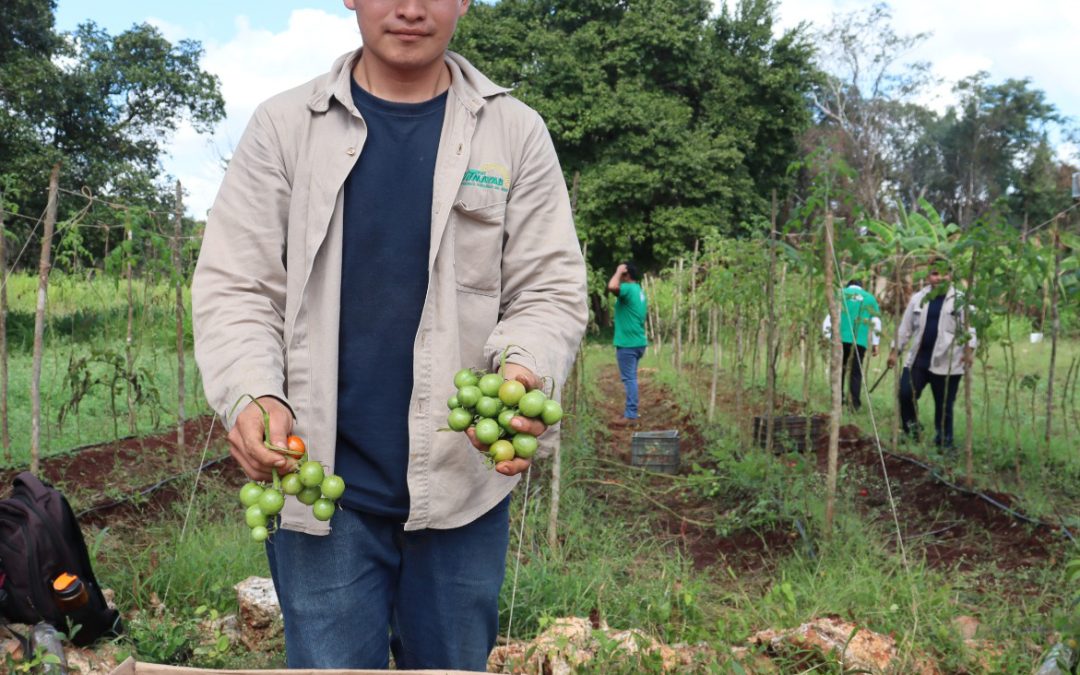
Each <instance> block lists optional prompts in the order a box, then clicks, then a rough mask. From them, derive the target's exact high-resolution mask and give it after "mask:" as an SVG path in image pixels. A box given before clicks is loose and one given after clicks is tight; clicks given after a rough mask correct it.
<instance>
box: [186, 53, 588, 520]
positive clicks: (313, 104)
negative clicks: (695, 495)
mask: <svg viewBox="0 0 1080 675" xmlns="http://www.w3.org/2000/svg"><path fill="white" fill-rule="evenodd" d="M359 54H360V51H359V50H358V51H356V52H353V53H351V54H346V55H344V56H342V57H340V58H338V59H337V60H336V61H335V62H334V65H333V68H332V69H331V71H330V72H329V73H328V74H326V75H323V76H321V77H318V78H316V79H314V80H312V81H311V82H308V83H307V84H304V85H302V86H300V87H297V88H295V89H292V90H290V91H286V92H284V93H282V94H280V95H278V96H275V97H273V98H272V99H270V100H269V101H266V102H265V103H263V104H262V105H261V106H260V107H259V108H258V109H257V110H256V111H255V114H254V115H253V117H252V119H251V121H250V122H249V124H248V128H247V130H246V131H245V132H244V135H243V137H242V138H241V140H240V143H239V145H238V146H237V148H236V152H235V154H234V155H233V158H232V160H231V161H230V163H229V168H228V171H227V173H226V175H225V178H224V181H223V182H222V185H221V188H220V191H219V192H218V195H217V199H216V201H215V202H214V205H213V208H212V209H211V211H210V215H209V218H208V220H207V227H206V234H205V238H204V240H203V246H202V251H201V253H200V255H199V261H198V265H197V266H196V270H195V277H194V280H193V283H192V305H193V315H194V324H195V357H196V359H197V362H198V365H199V368H200V370H201V372H202V376H203V379H204V383H205V390H206V396H207V399H208V400H209V401H210V403H211V404H212V405H213V406H214V409H215V410H217V411H218V412H219V414H220V415H221V416H222V418H223V419H224V420H225V422H226V425H227V426H231V425H232V423H233V419H232V418H233V415H232V414H231V411H232V408H233V406H234V404H235V403H236V402H237V401H238V400H240V398H241V397H242V396H243V395H244V394H251V395H253V396H263V395H269V396H277V397H279V398H281V399H283V400H284V401H286V402H287V403H288V405H289V406H290V407H291V408H292V410H293V413H294V414H295V417H296V426H295V428H294V433H296V434H298V435H300V436H302V437H303V438H304V439H305V441H306V442H307V447H308V450H309V453H310V455H311V457H312V458H313V459H316V460H318V461H320V462H321V463H322V464H324V465H325V466H326V467H327V468H328V469H329V470H333V468H334V454H335V442H336V427H337V355H338V325H339V318H340V317H339V310H340V298H341V295H340V293H341V288H340V285H341V241H342V235H341V231H342V204H343V190H342V188H343V185H344V182H345V178H346V177H347V176H348V175H349V172H350V170H351V169H352V167H353V164H354V163H355V162H356V159H357V157H358V156H359V154H360V153H361V152H362V150H363V147H364V138H365V125H364V121H363V119H362V118H361V116H360V114H359V112H357V110H356V107H355V105H354V104H353V100H352V94H351V92H350V77H351V69H352V65H353V64H354V63H355V61H356V59H357V58H358V57H359ZM446 62H447V65H448V66H449V68H450V71H451V75H452V84H451V86H450V91H449V96H448V99H447V103H446V117H445V120H444V122H443V131H442V138H441V140H440V144H439V151H438V157H437V159H436V164H435V182H434V192H433V196H432V205H431V247H430V253H429V256H428V268H429V283H428V293H427V297H426V299H425V302H424V308H423V312H422V315H421V319H420V326H419V328H418V330H417V334H416V337H415V347H414V352H413V369H414V381H413V393H412V400H411V403H410V411H409V437H410V443H411V448H410V455H409V467H408V485H409V496H410V513H409V519H408V522H407V523H406V524H405V527H406V529H409V530H417V529H422V528H453V527H459V526H461V525H465V524H467V523H469V522H471V521H473V520H474V519H476V518H477V517H479V516H481V515H483V514H484V513H486V512H487V511H488V510H489V509H490V508H491V507H493V506H494V505H495V504H497V503H498V502H499V501H501V500H502V499H503V498H504V497H505V496H506V495H507V494H508V493H509V492H510V491H511V489H513V487H514V485H515V484H516V483H517V481H518V479H519V477H514V478H509V477H506V476H503V475H501V474H499V473H497V472H495V471H493V470H491V469H489V468H487V467H486V466H485V465H484V462H483V458H482V456H481V453H479V452H477V451H476V450H475V449H474V448H473V447H472V446H471V445H470V444H469V442H468V440H467V438H466V437H465V435H464V434H460V433H453V432H441V433H440V432H438V431H437V430H438V429H439V428H441V427H445V425H446V414H447V412H448V411H447V407H446V403H445V402H446V400H447V399H448V398H449V397H450V396H451V395H452V394H453V393H454V386H453V375H454V373H455V372H456V371H457V370H458V369H460V368H462V367H465V366H472V367H477V368H486V369H493V368H494V367H496V366H497V365H498V357H499V355H500V354H501V352H502V351H503V350H504V348H506V347H507V346H509V345H515V346H514V347H511V350H510V352H509V353H510V358H509V360H510V361H512V362H516V363H520V364H522V365H524V366H527V367H528V368H530V369H531V370H532V371H533V372H534V373H536V374H537V375H540V376H548V377H551V378H554V381H555V382H556V383H558V384H559V385H561V384H562V383H563V382H564V381H565V379H566V377H567V375H568V374H569V371H570V367H571V365H572V364H573V360H574V356H575V353H576V349H577V345H578V343H579V341H580V340H581V337H582V335H583V333H584V330H585V324H586V321H587V318H588V307H587V304H586V281H585V265H584V261H583V259H582V256H581V251H580V249H579V245H578V240H577V236H576V233H575V231H574V224H573V219H572V214H571V212H570V200H569V197H568V195H567V191H566V182H565V179H564V177H563V174H562V170H561V169H560V167H559V162H558V158H557V157H556V156H555V149H554V146H553V144H552V142H551V138H550V136H549V135H548V132H547V128H546V127H545V125H544V123H543V121H542V120H541V119H540V116H539V115H538V114H537V113H536V112H535V111H533V110H531V109H530V108H528V107H527V106H525V105H524V104H522V103H521V102H519V101H517V100H516V99H514V98H512V97H511V96H509V95H508V94H507V93H506V92H507V91H508V90H507V89H505V88H502V87H498V86H496V85H494V84H493V83H492V82H491V81H489V80H488V79H487V78H486V77H485V76H484V75H482V74H481V73H480V72H479V71H477V70H476V69H475V68H474V67H473V66H472V65H470V64H469V63H468V62H467V61H466V60H465V59H464V58H462V57H460V56H458V55H456V54H452V53H448V54H447V58H446ZM401 198H402V199H409V198H410V196H409V195H407V194H403V195H401ZM345 290H346V292H349V289H345ZM345 319H346V320H348V321H363V320H364V317H345ZM386 329H387V330H393V327H392V326H387V327H386ZM394 375H395V373H383V372H380V373H372V377H377V378H383V377H394ZM242 407H243V404H242V405H241V406H240V408H237V410H239V409H241V408H242ZM543 440H544V443H545V445H547V446H549V447H550V445H551V444H553V443H556V442H557V441H558V439H557V433H556V431H554V430H553V431H549V432H548V433H547V434H545V436H544V437H543ZM282 525H283V527H286V528H288V529H293V530H299V531H304V532H310V533H316V534H322V533H325V532H327V531H328V530H329V527H328V525H327V524H326V523H321V522H319V521H316V520H315V519H314V518H313V517H312V516H311V509H310V508H309V507H305V506H303V505H302V504H300V503H299V502H297V501H296V500H295V499H294V498H291V497H290V498H288V499H287V503H286V506H285V510H284V511H283V514H282Z"/></svg>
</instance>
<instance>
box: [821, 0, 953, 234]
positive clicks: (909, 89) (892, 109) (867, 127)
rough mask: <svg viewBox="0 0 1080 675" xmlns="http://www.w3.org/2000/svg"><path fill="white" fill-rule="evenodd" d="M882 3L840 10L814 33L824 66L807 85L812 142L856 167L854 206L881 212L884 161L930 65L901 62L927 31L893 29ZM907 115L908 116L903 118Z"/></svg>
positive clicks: (895, 148)
mask: <svg viewBox="0 0 1080 675" xmlns="http://www.w3.org/2000/svg"><path fill="white" fill-rule="evenodd" d="M891 20H892V12H891V10H890V9H889V6H888V5H887V4H884V3H880V4H876V5H874V6H872V7H870V8H867V9H864V10H859V11H856V12H852V13H850V14H844V15H839V16H837V17H835V18H834V19H833V23H832V25H831V26H830V27H829V28H827V29H826V30H825V31H823V32H822V33H820V34H819V36H818V42H819V43H820V44H821V45H823V48H822V50H821V52H820V55H819V66H820V67H821V69H822V70H823V71H824V72H825V73H826V76H825V77H824V79H823V81H822V83H821V85H820V86H818V87H817V88H815V90H814V92H813V102H814V108H815V110H816V112H817V116H818V125H817V127H815V129H814V131H813V133H812V134H811V136H810V139H809V142H808V145H809V147H810V148H813V147H818V146H823V145H824V146H828V147H831V148H833V150H834V151H835V152H838V153H840V155H841V156H842V157H843V158H844V160H845V162H846V163H847V164H848V166H850V167H851V168H852V169H853V170H854V171H855V174H854V177H853V180H854V182H853V185H852V186H851V192H853V193H854V195H855V198H856V203H857V205H858V207H859V208H860V209H861V210H863V211H865V212H866V213H867V214H869V215H870V216H871V217H873V218H880V217H882V214H883V212H884V210H885V207H886V203H887V199H886V198H887V195H886V187H887V185H888V183H889V182H890V178H891V176H890V169H889V167H890V166H891V165H893V164H894V163H895V160H896V159H897V157H896V155H898V154H903V153H905V152H908V150H907V148H909V147H910V146H909V145H907V144H905V143H901V144H900V145H896V142H897V141H898V140H901V139H905V138H910V137H911V129H910V127H908V128H905V127H906V126H907V125H906V124H905V123H904V120H905V118H907V116H908V115H910V114H911V113H912V112H914V108H912V107H911V98H912V96H913V95H914V94H915V93H916V92H918V91H920V90H921V89H922V88H923V87H924V86H926V85H927V84H928V83H930V82H931V81H932V78H931V76H930V71H929V64H927V63H925V62H921V61H905V58H906V54H907V53H908V52H910V51H911V50H912V49H914V48H915V47H916V46H918V45H919V43H921V42H922V41H923V40H925V39H926V37H927V34H926V33H918V34H916V35H899V34H897V33H896V32H895V31H894V30H893V28H892V25H891ZM907 121H910V120H907Z"/></svg>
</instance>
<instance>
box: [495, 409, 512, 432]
mask: <svg viewBox="0 0 1080 675" xmlns="http://www.w3.org/2000/svg"><path fill="white" fill-rule="evenodd" d="M515 415H517V408H503V410H502V412H500V413H499V417H498V418H497V419H498V422H499V426H500V427H502V428H503V429H504V430H505V431H506V433H508V434H512V433H514V428H513V427H512V426H510V420H512V419H514V416H515Z"/></svg>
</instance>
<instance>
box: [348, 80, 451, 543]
mask: <svg viewBox="0 0 1080 675" xmlns="http://www.w3.org/2000/svg"><path fill="white" fill-rule="evenodd" d="M352 94H353V101H355V102H356V107H357V108H358V109H359V110H360V114H361V115H362V116H363V117H364V121H365V122H366V123H367V140H366V141H365V143H364V147H363V149H362V151H361V153H360V158H359V159H358V160H357V162H356V166H354V167H353V170H352V172H351V173H350V174H349V177H348V178H347V179H346V181H345V205H344V231H343V236H342V252H341V255H342V260H341V329H340V333H339V339H340V353H339V355H338V428H337V432H338V437H337V463H336V467H335V473H337V474H338V475H340V476H341V477H342V478H344V479H345V485H346V489H345V495H344V496H343V497H342V498H341V503H342V504H343V505H345V506H347V507H349V508H353V509H356V510H358V511H362V512H364V513H371V514H375V515H379V516H385V517H389V518H394V519H398V520H400V521H402V522H404V521H405V520H406V519H407V518H408V515H409V489H408V485H407V483H406V480H405V479H406V469H407V466H408V461H409V429H408V415H409V399H410V398H411V396H412V381H413V341H414V338H415V337H416V331H417V328H418V326H419V325H420V314H421V312H422V310H423V307H424V297H425V295H426V294H427V286H428V267H427V263H428V244H429V241H430V239H431V234H430V232H431V199H432V184H433V182H434V175H435V155H436V153H437V152H438V148H439V136H440V134H441V132H442V124H443V115H444V113H445V110H446V94H445V93H444V94H443V95H441V96H438V97H436V98H434V99H432V100H430V101H426V102H424V103H395V102H392V101H384V100H382V99H379V98H376V97H374V96H372V95H371V94H369V93H368V92H366V91H364V90H363V89H362V88H360V86H359V85H357V84H356V82H355V81H354V82H353V86H352Z"/></svg>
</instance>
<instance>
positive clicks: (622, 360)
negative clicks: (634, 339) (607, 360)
mask: <svg viewBox="0 0 1080 675" xmlns="http://www.w3.org/2000/svg"><path fill="white" fill-rule="evenodd" d="M642 356H645V348H644V347H616V348H615V361H616V362H617V363H618V364H619V377H621V378H622V383H623V387H625V388H626V409H625V410H624V411H623V417H625V418H626V419H628V420H636V419H637V418H638V386H637V366H638V361H640V360H641V357H642Z"/></svg>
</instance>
